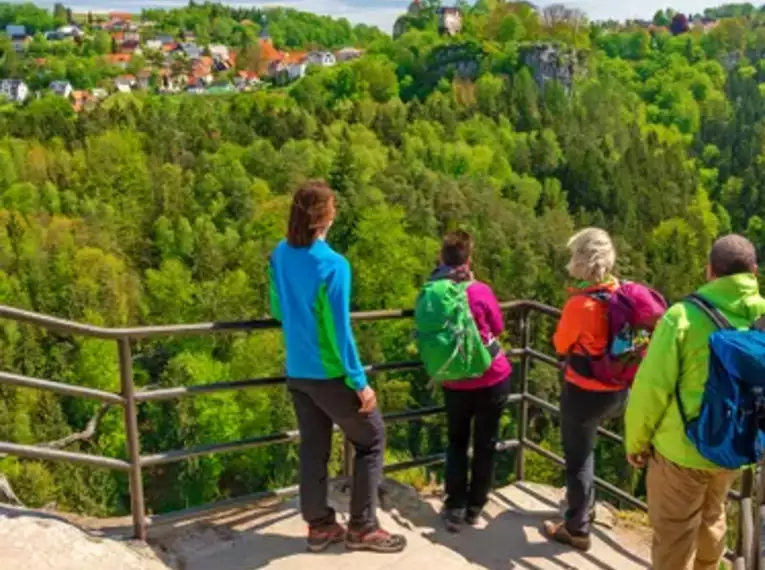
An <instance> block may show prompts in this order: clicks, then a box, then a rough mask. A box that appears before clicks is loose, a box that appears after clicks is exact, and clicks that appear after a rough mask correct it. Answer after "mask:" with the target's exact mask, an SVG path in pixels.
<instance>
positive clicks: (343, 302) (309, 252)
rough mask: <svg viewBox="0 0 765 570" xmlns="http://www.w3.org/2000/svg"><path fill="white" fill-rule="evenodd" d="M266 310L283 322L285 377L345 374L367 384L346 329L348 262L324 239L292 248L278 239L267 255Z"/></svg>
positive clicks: (354, 383)
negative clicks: (305, 245) (269, 308)
mask: <svg viewBox="0 0 765 570" xmlns="http://www.w3.org/2000/svg"><path fill="white" fill-rule="evenodd" d="M269 277H270V299H271V313H272V314H273V316H274V317H275V318H277V319H278V320H279V321H281V323H282V330H283V333H284V342H285V345H286V348H287V376H289V377H290V378H301V379H310V380H324V379H329V378H345V381H346V384H347V385H348V386H349V387H350V388H353V389H354V390H361V389H362V388H364V387H365V386H366V385H367V377H366V373H365V372H364V367H363V366H362V365H361V361H360V360H359V355H358V351H357V349H356V342H355V341H354V339H353V331H352V329H351V313H350V305H351V266H350V264H349V263H348V260H346V259H345V258H344V257H343V256H342V255H340V254H339V253H337V252H335V251H334V250H333V249H332V248H331V247H330V246H329V245H328V244H327V243H326V242H325V241H324V240H316V241H315V242H314V243H313V244H312V245H311V246H310V247H305V248H297V247H292V246H291V245H289V244H288V243H287V241H286V240H283V241H282V242H281V243H280V244H279V245H278V246H277V247H276V249H275V250H274V251H273V253H272V254H271V260H270V266H269Z"/></svg>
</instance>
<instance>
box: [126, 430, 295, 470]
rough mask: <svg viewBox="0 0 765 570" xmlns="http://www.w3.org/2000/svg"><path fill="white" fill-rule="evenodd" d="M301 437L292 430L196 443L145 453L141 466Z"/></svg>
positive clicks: (290, 440)
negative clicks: (222, 441)
mask: <svg viewBox="0 0 765 570" xmlns="http://www.w3.org/2000/svg"><path fill="white" fill-rule="evenodd" d="M299 438H300V434H299V433H298V431H297V430H291V431H286V432H282V433H274V434H271V435H264V436H260V437H253V438H249V439H242V440H239V441H231V442H228V443H207V444H203V445H196V446H194V447H189V448H186V449H176V450H173V451H166V452H164V453H156V454H154V455H143V456H141V467H154V466H156V465H165V464H167V463H177V462H178V461H183V460H185V459H192V458H194V457H201V456H203V455H213V454H216V453H231V452H234V451H243V450H245V449H251V448H253V447H262V446H264V445H270V444H272V443H289V442H292V441H297V440H298V439H299Z"/></svg>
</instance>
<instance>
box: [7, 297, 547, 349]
mask: <svg viewBox="0 0 765 570" xmlns="http://www.w3.org/2000/svg"><path fill="white" fill-rule="evenodd" d="M500 306H501V308H502V309H503V310H506V311H514V310H522V309H526V310H533V311H537V312H540V313H543V314H546V315H549V316H552V317H558V316H560V311H559V310H558V309H555V308H553V307H549V306H547V305H544V304H542V303H537V302H536V301H509V302H505V303H501V304H500ZM413 316H414V311H413V310H411V309H396V310H390V311H366V312H356V313H353V314H352V315H351V319H352V320H354V321H358V322H363V321H381V320H397V319H405V318H411V317H413ZM0 319H9V320H12V321H16V322H20V323H25V324H28V325H33V326H38V327H41V328H44V329H47V330H50V331H54V332H57V333H62V334H69V335H76V336H85V337H90V338H100V339H104V340H119V339H124V338H127V339H132V340H137V339H144V338H158V337H167V336H188V335H204V334H215V333H224V332H246V331H255V330H270V329H277V328H279V327H280V324H279V321H277V320H275V319H254V320H249V321H231V322H216V323H192V324H186V325H159V326H145V327H130V328H106V327H98V326H94V325H88V324H82V323H77V322H74V321H70V320H67V319H60V318H58V317H51V316H49V315H43V314H40V313H35V312H33V311H27V310H24V309H17V308H15V307H9V306H7V305H0Z"/></svg>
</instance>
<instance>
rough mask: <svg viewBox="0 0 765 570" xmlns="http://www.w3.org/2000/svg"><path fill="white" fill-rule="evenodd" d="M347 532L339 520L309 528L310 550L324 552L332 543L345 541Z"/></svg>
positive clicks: (308, 542)
mask: <svg viewBox="0 0 765 570" xmlns="http://www.w3.org/2000/svg"><path fill="white" fill-rule="evenodd" d="M346 534H347V533H346V531H345V528H344V527H343V525H341V524H340V523H337V522H334V523H332V524H328V525H323V526H317V527H313V528H309V529H308V541H307V544H308V550H310V551H311V552H324V551H325V550H326V549H327V548H329V546H330V545H332V544H337V543H339V542H343V541H344V540H345V536H346Z"/></svg>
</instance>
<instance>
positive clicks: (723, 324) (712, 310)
mask: <svg viewBox="0 0 765 570" xmlns="http://www.w3.org/2000/svg"><path fill="white" fill-rule="evenodd" d="M685 301H687V302H688V303H689V304H691V305H693V306H694V307H696V308H697V309H699V310H700V311H701V312H702V313H704V314H705V315H706V316H707V318H708V319H709V320H710V321H712V323H713V324H714V325H715V328H716V329H717V330H731V329H735V327H734V326H733V325H732V324H731V322H730V321H729V320H728V319H727V317H726V316H725V315H723V313H722V311H721V310H720V309H718V308H717V307H715V306H714V305H713V304H712V303H711V302H710V301H709V300H708V299H706V298H705V297H702V296H701V295H699V294H698V293H693V294H691V295H688V296H687V297H686V298H685ZM675 400H676V401H677V408H678V410H679V411H680V417H681V418H682V420H683V426H687V425H688V414H687V413H686V411H685V407H684V406H683V399H682V398H681V397H680V381H679V379H678V381H677V382H676V383H675Z"/></svg>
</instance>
